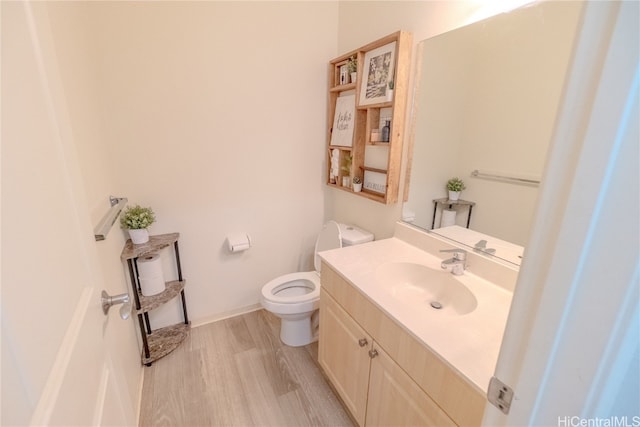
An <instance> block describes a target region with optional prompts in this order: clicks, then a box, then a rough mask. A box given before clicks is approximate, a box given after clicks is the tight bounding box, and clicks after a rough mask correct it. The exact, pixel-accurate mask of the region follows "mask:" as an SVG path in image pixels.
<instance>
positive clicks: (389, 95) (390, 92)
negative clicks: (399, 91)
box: [387, 80, 395, 102]
mask: <svg viewBox="0 0 640 427" xmlns="http://www.w3.org/2000/svg"><path fill="white" fill-rule="evenodd" d="M387 87H388V89H387V101H388V102H391V101H393V88H394V87H395V85H394V83H393V80H389V82H388V83H387Z"/></svg>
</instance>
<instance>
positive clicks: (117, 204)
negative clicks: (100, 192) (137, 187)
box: [93, 196, 129, 241]
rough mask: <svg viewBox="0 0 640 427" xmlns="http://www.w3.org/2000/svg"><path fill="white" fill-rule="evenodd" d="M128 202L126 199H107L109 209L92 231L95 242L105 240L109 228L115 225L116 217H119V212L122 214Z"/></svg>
mask: <svg viewBox="0 0 640 427" xmlns="http://www.w3.org/2000/svg"><path fill="white" fill-rule="evenodd" d="M128 201H129V200H128V199H127V198H126V197H113V196H111V197H109V204H110V205H111V208H109V210H108V211H107V213H106V214H105V215H104V216H103V217H102V219H101V220H100V222H99V223H98V225H96V227H95V228H94V229H93V234H94V237H95V238H96V241H100V240H104V239H106V238H107V234H109V231H110V230H111V227H113V224H115V222H116V220H117V219H118V216H120V212H122V210H123V209H124V207H125V205H126V204H127V202H128Z"/></svg>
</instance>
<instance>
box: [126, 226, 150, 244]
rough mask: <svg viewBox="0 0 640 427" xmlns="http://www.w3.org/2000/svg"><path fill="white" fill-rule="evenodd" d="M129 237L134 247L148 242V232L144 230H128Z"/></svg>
mask: <svg viewBox="0 0 640 427" xmlns="http://www.w3.org/2000/svg"><path fill="white" fill-rule="evenodd" d="M129 237H131V242H132V243H133V244H134V245H141V244H143V243H147V242H148V241H149V230H147V229H146V228H139V229H135V230H134V229H130V230H129Z"/></svg>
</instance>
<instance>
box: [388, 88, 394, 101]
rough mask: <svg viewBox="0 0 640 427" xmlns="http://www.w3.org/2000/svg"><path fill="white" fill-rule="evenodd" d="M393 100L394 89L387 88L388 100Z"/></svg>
mask: <svg viewBox="0 0 640 427" xmlns="http://www.w3.org/2000/svg"><path fill="white" fill-rule="evenodd" d="M391 101H393V89H387V102H391Z"/></svg>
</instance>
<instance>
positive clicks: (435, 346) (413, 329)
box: [320, 237, 512, 393]
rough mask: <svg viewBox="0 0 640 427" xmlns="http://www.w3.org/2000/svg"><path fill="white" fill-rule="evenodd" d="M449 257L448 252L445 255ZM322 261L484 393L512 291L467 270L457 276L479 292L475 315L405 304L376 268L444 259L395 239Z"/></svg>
mask: <svg viewBox="0 0 640 427" xmlns="http://www.w3.org/2000/svg"><path fill="white" fill-rule="evenodd" d="M447 255H450V254H447ZM320 256H321V257H322V259H323V260H324V261H326V262H327V263H328V264H329V265H331V266H332V267H333V268H334V269H335V270H336V271H338V272H339V273H340V274H341V275H342V276H343V277H344V278H345V279H347V281H349V282H350V283H351V284H352V285H354V286H355V287H356V288H358V289H360V290H361V291H362V293H364V294H365V295H367V296H368V297H369V299H370V300H371V301H372V302H373V303H375V304H376V305H377V306H378V307H380V309H382V310H383V311H384V312H386V313H387V314H388V315H389V316H391V317H392V318H393V319H395V320H396V321H397V322H398V323H399V324H400V325H401V326H402V327H404V328H405V329H406V330H407V331H408V332H409V333H411V334H412V335H413V336H415V337H416V338H417V339H418V340H420V341H421V342H422V343H424V344H425V345H426V346H427V347H429V348H430V349H431V350H432V351H433V352H435V353H436V354H438V355H439V356H440V357H441V358H442V359H443V360H444V361H445V362H446V363H448V364H449V365H450V366H451V367H452V368H454V369H455V370H457V371H458V372H460V373H461V374H462V375H463V376H464V377H466V378H467V379H468V380H469V382H470V383H471V384H473V385H474V386H476V387H477V388H478V389H479V391H481V392H482V393H486V391H487V388H488V386H489V380H490V379H491V377H492V376H493V374H494V369H495V365H496V361H497V359H498V352H499V351H500V345H501V343H502V335H503V332H504V327H505V324H506V321H507V315H508V313H509V307H510V305H511V297H512V293H511V292H509V291H507V290H505V289H504V288H502V287H499V286H496V285H494V284H492V283H491V282H489V281H487V280H485V279H483V278H481V277H478V276H476V275H474V274H472V273H471V272H469V271H466V272H465V273H464V275H462V276H456V278H457V279H459V280H460V281H461V282H462V283H463V284H464V285H465V286H466V287H467V288H468V289H469V290H471V291H472V292H473V294H474V295H475V297H476V299H477V302H478V305H477V307H476V309H475V310H474V311H472V312H471V313H468V314H465V315H461V316H452V315H447V314H445V313H443V312H439V311H437V310H431V309H428V308H425V307H424V305H420V304H416V305H415V306H411V305H410V304H406V303H401V302H400V301H398V300H397V299H395V298H393V297H390V296H389V293H388V291H385V289H384V288H383V286H384V285H383V284H381V283H380V281H379V280H377V279H376V269H377V268H378V266H380V265H382V264H385V263H389V262H409V263H416V264H423V265H426V266H428V267H431V268H435V269H440V262H441V258H438V257H436V256H434V255H431V254H430V253H428V252H425V251H423V250H421V249H418V248H417V247H415V246H412V245H410V244H408V243H406V242H405V241H403V240H400V239H398V238H396V237H392V238H390V239H385V240H378V241H375V242H371V243H366V244H363V245H357V246H350V247H346V248H342V249H334V250H330V251H325V252H321V253H320Z"/></svg>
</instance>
